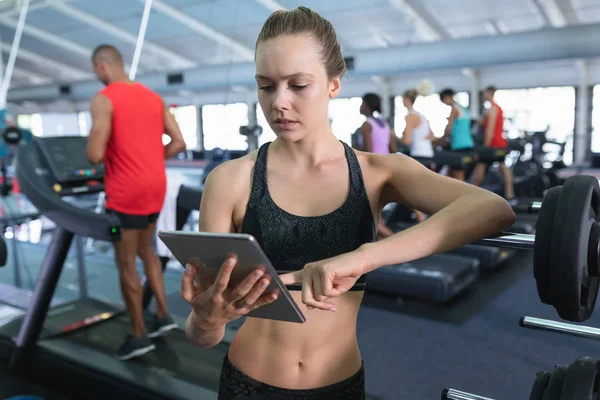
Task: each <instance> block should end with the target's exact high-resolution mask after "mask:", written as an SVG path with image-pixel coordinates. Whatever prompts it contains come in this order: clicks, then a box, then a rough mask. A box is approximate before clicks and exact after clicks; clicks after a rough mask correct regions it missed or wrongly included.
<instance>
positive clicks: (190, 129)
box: [170, 106, 198, 150]
mask: <svg viewBox="0 0 600 400" xmlns="http://www.w3.org/2000/svg"><path fill="white" fill-rule="evenodd" d="M170 111H171V114H173V116H174V117H175V121H177V125H179V129H180V130H181V135H182V136H183V140H184V141H185V145H186V147H187V149H188V150H195V149H197V148H198V114H197V108H196V106H183V107H171V108H170Z"/></svg>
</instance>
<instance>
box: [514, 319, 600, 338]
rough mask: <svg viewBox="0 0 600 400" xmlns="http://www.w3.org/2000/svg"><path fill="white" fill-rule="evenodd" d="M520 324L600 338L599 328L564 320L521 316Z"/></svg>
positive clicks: (526, 326)
mask: <svg viewBox="0 0 600 400" xmlns="http://www.w3.org/2000/svg"><path fill="white" fill-rule="evenodd" d="M520 325H521V326H523V327H525V328H538V329H543V330H549V331H555V332H564V333H570V334H572V335H575V336H583V337H587V338H592V339H600V329H598V328H592V327H589V326H582V325H573V324H566V323H564V322H556V321H551V320H548V319H541V318H534V317H522V318H521V321H520Z"/></svg>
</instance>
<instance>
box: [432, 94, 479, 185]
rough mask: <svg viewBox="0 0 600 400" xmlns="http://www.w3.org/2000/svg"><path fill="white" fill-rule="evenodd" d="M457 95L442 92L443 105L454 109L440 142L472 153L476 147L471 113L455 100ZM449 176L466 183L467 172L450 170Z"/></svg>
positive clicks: (452, 148) (454, 149) (460, 150)
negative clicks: (448, 143)
mask: <svg viewBox="0 0 600 400" xmlns="http://www.w3.org/2000/svg"><path fill="white" fill-rule="evenodd" d="M455 94H456V93H455V92H454V90H452V89H444V90H442V91H441V92H440V100H441V101H442V103H444V104H446V105H448V106H450V107H452V109H451V110H450V116H449V117H448V124H447V125H446V129H445V130H444V136H442V137H441V138H440V142H442V143H446V142H448V141H449V142H450V149H451V150H452V151H458V152H471V151H473V148H474V147H475V142H474V141H473V136H472V135H471V113H470V111H469V109H467V108H465V107H463V106H462V105H460V104H459V103H457V102H456V100H454V95H455ZM448 176H450V177H452V178H455V179H458V180H461V181H464V180H465V170H462V169H453V168H449V170H448Z"/></svg>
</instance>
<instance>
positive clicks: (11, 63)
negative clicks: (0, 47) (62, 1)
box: [0, 0, 29, 109]
mask: <svg viewBox="0 0 600 400" xmlns="http://www.w3.org/2000/svg"><path fill="white" fill-rule="evenodd" d="M28 11H29V0H23V3H21V12H20V14H19V22H17V31H16V32H15V38H14V39H13V42H12V47H11V48H10V55H9V56H8V63H7V64H6V71H4V79H2V86H0V109H4V108H6V96H7V95H8V86H9V85H10V80H11V78H12V73H13V70H14V67H15V61H16V60H17V53H18V52H19V45H20V44H21V36H22V35H23V28H25V18H26V17H27V12H28Z"/></svg>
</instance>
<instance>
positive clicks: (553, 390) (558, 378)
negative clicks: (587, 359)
mask: <svg viewBox="0 0 600 400" xmlns="http://www.w3.org/2000/svg"><path fill="white" fill-rule="evenodd" d="M568 368H569V367H568V366H566V365H557V366H556V367H554V371H552V376H551V377H550V380H549V381H548V385H546V390H545V391H544V397H542V400H561V397H560V396H561V393H562V387H563V383H564V381H565V376H567V369H568Z"/></svg>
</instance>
